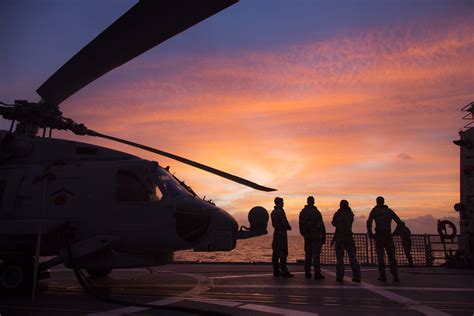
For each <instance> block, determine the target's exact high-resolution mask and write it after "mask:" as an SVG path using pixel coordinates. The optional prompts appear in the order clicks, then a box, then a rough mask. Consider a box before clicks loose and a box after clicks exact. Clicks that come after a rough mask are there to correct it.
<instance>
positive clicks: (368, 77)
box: [64, 15, 474, 217]
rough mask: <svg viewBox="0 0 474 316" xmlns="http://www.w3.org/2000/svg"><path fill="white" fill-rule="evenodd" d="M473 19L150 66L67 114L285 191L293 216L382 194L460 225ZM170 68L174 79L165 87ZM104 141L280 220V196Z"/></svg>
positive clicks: (108, 84)
mask: <svg viewBox="0 0 474 316" xmlns="http://www.w3.org/2000/svg"><path fill="white" fill-rule="evenodd" d="M473 17H474V16H472V15H470V16H467V17H466V18H465V19H461V20H459V21H457V22H455V23H453V24H451V25H443V28H438V27H437V26H436V21H431V22H430V23H431V24H429V23H428V24H426V25H421V26H418V27H419V28H420V29H422V30H423V31H420V32H417V35H413V34H412V33H411V32H412V31H413V28H416V27H417V26H416V25H410V26H397V27H395V28H393V29H389V28H387V29H379V30H368V31H365V32H362V31H360V32H359V33H357V34H351V35H350V36H339V37H335V38H332V39H328V40H326V41H319V42H314V43H313V42H309V43H304V44H299V45H295V46H290V47H285V48H280V49H279V50H276V51H271V52H268V51H251V52H239V53H236V54H235V55H232V56H222V55H212V56H204V57H203V56H193V55H188V56H184V57H183V56H180V58H182V59H180V60H176V59H175V58H173V57H168V58H165V59H160V61H159V62H155V61H150V58H148V59H147V60H145V61H144V62H135V63H134V64H133V67H128V66H127V67H126V68H123V69H119V70H118V71H116V72H118V74H117V76H118V77H123V78H126V77H127V73H131V74H132V77H133V78H141V79H140V80H137V81H135V82H130V81H124V82H121V81H119V82H117V81H114V80H111V79H105V80H102V81H101V82H100V83H98V84H97V85H96V86H95V87H91V88H88V91H83V92H81V93H80V94H79V95H78V96H75V97H74V98H72V99H71V100H70V101H68V103H67V104H65V107H66V108H65V111H64V112H65V113H66V114H67V115H69V116H71V117H75V118H77V119H78V121H81V120H82V121H84V122H86V123H87V125H88V126H89V127H90V128H92V129H97V130H99V131H103V132H104V133H106V134H107V133H110V134H113V135H116V136H119V137H124V138H129V139H131V140H133V141H137V142H141V143H145V144H148V145H150V146H155V147H157V148H160V149H163V150H166V151H170V152H173V153H176V154H178V155H183V156H186V157H189V158H191V159H193V160H196V161H200V162H202V163H205V164H209V165H212V166H214V167H216V168H219V169H223V170H226V171H228V172H231V173H234V174H237V175H240V176H243V177H248V178H250V179H251V180H253V181H257V182H260V183H262V184H264V185H268V186H272V187H277V188H278V189H279V192H278V193H277V195H281V196H283V197H285V199H286V207H287V210H288V213H289V214H290V215H291V216H295V215H296V214H297V213H298V212H299V210H300V209H301V207H302V206H303V205H304V203H305V199H306V196H307V195H316V196H317V203H318V205H319V206H320V208H321V209H322V210H323V212H324V213H325V215H327V216H330V214H331V212H333V211H335V210H336V209H337V206H338V203H339V200H340V199H342V198H347V199H349V200H350V201H351V203H352V204H353V206H354V209H357V210H358V211H360V212H361V213H362V214H364V215H366V214H367V213H368V211H369V210H370V208H371V207H372V206H373V204H374V199H375V197H376V196H378V195H381V194H382V195H385V196H386V197H387V202H388V203H389V205H391V206H393V208H394V209H396V210H399V213H400V214H401V215H402V216H406V217H416V216H421V215H424V214H433V215H435V214H436V215H439V216H446V215H452V214H453V213H452V205H453V204H454V203H456V202H457V200H458V190H459V188H458V172H459V171H458V149H457V148H456V147H455V146H454V145H452V144H451V142H450V141H451V140H452V139H454V138H456V137H457V135H456V131H457V129H458V128H459V127H460V126H461V124H462V123H461V121H460V120H459V118H460V116H461V115H460V113H458V109H459V108H460V107H461V106H463V105H464V104H466V103H468V102H470V101H472V99H473V98H474V95H473V93H472V87H473V86H474V79H473V78H474V57H473V55H472V51H473V49H474V37H473V36H472V34H474V26H473V24H472V22H471V21H472V18H473ZM426 23H427V22H426ZM430 30H431V31H430ZM163 65H164V66H163ZM164 68H166V69H169V68H171V69H173V71H172V72H170V71H165V72H164V74H163V75H161V74H160V71H161V70H163V69H164ZM93 104H96V105H97V106H91V105H93ZM92 141H93V142H97V143H98V144H103V145H107V146H109V147H114V148H118V149H121V150H126V151H128V152H132V153H134V154H137V155H139V156H142V157H144V158H147V159H154V160H159V161H160V163H161V164H163V165H168V164H169V165H172V169H173V170H175V171H176V173H177V176H178V177H182V178H184V179H185V180H186V182H187V183H191V184H192V185H193V187H194V188H195V189H196V191H197V192H198V193H201V195H207V196H208V197H212V198H214V200H215V201H216V202H217V203H218V205H220V206H222V207H224V208H226V209H228V210H229V211H231V212H234V213H236V214H237V213H238V212H242V211H248V210H249V209H250V208H251V207H252V206H255V205H263V206H265V207H267V208H268V209H270V208H271V207H272V201H273V198H274V197H275V196H276V194H267V193H261V192H256V191H253V190H251V189H248V188H245V187H241V186H239V185H237V184H233V183H229V182H228V181H226V180H223V179H219V178H216V177H214V176H212V175H207V174H205V173H203V172H201V171H198V170H194V169H193V168H191V167H187V166H184V165H182V164H179V163H176V162H173V161H170V160H168V159H165V158H161V157H156V156H154V155H152V154H149V153H145V152H143V151H140V150H136V149H130V148H126V146H121V145H116V144H113V143H110V142H107V141H98V140H92Z"/></svg>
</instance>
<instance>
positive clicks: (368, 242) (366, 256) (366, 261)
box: [321, 233, 458, 267]
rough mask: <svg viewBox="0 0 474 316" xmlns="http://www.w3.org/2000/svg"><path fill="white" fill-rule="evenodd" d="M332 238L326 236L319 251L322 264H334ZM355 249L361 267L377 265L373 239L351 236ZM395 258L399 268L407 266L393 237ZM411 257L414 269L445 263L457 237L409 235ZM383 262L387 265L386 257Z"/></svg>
mask: <svg viewBox="0 0 474 316" xmlns="http://www.w3.org/2000/svg"><path fill="white" fill-rule="evenodd" d="M333 238H334V234H333V233H328V234H326V244H324V245H323V249H322V251H321V263H322V264H336V253H335V250H334V246H331V242H332V240H333ZM353 238H354V242H355V245H356V249H357V255H356V256H357V260H358V261H359V263H360V264H361V265H375V264H377V253H376V248H375V239H371V238H369V237H368V235H367V234H360V233H357V234H353ZM393 241H394V244H395V256H396V258H397V263H398V265H399V266H408V264H409V262H408V259H407V257H406V256H405V252H404V250H403V245H402V241H401V239H400V237H399V236H394V237H393ZM411 245H412V247H411V255H412V258H413V264H414V266H416V267H426V266H428V267H430V266H433V265H441V264H443V263H445V262H446V254H448V255H453V254H454V253H455V252H456V251H457V250H458V236H456V237H455V238H454V239H453V240H444V241H443V240H441V238H440V237H439V235H428V234H425V235H420V234H413V235H411ZM385 261H386V263H387V264H388V258H387V255H385ZM344 262H345V263H346V264H348V263H349V257H348V256H347V253H346V254H345V256H344Z"/></svg>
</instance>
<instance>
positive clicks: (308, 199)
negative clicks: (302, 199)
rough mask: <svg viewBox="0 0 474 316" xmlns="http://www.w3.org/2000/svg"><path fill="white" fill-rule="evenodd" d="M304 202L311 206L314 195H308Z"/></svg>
mask: <svg viewBox="0 0 474 316" xmlns="http://www.w3.org/2000/svg"><path fill="white" fill-rule="evenodd" d="M306 202H307V203H308V205H309V206H313V205H314V197H312V196H308V198H307V199H306Z"/></svg>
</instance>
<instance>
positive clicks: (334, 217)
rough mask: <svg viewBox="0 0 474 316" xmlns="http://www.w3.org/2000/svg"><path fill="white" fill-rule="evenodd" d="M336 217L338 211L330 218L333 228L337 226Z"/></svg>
mask: <svg viewBox="0 0 474 316" xmlns="http://www.w3.org/2000/svg"><path fill="white" fill-rule="evenodd" d="M338 215H339V211H336V213H334V216H333V217H332V221H331V224H332V226H334V227H336V225H337V222H338V217H339V216H338Z"/></svg>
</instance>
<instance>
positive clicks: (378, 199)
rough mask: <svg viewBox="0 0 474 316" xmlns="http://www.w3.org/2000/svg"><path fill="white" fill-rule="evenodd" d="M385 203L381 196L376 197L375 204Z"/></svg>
mask: <svg viewBox="0 0 474 316" xmlns="http://www.w3.org/2000/svg"><path fill="white" fill-rule="evenodd" d="M384 204H385V199H384V198H383V196H379V197H377V206H383V205H384Z"/></svg>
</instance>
